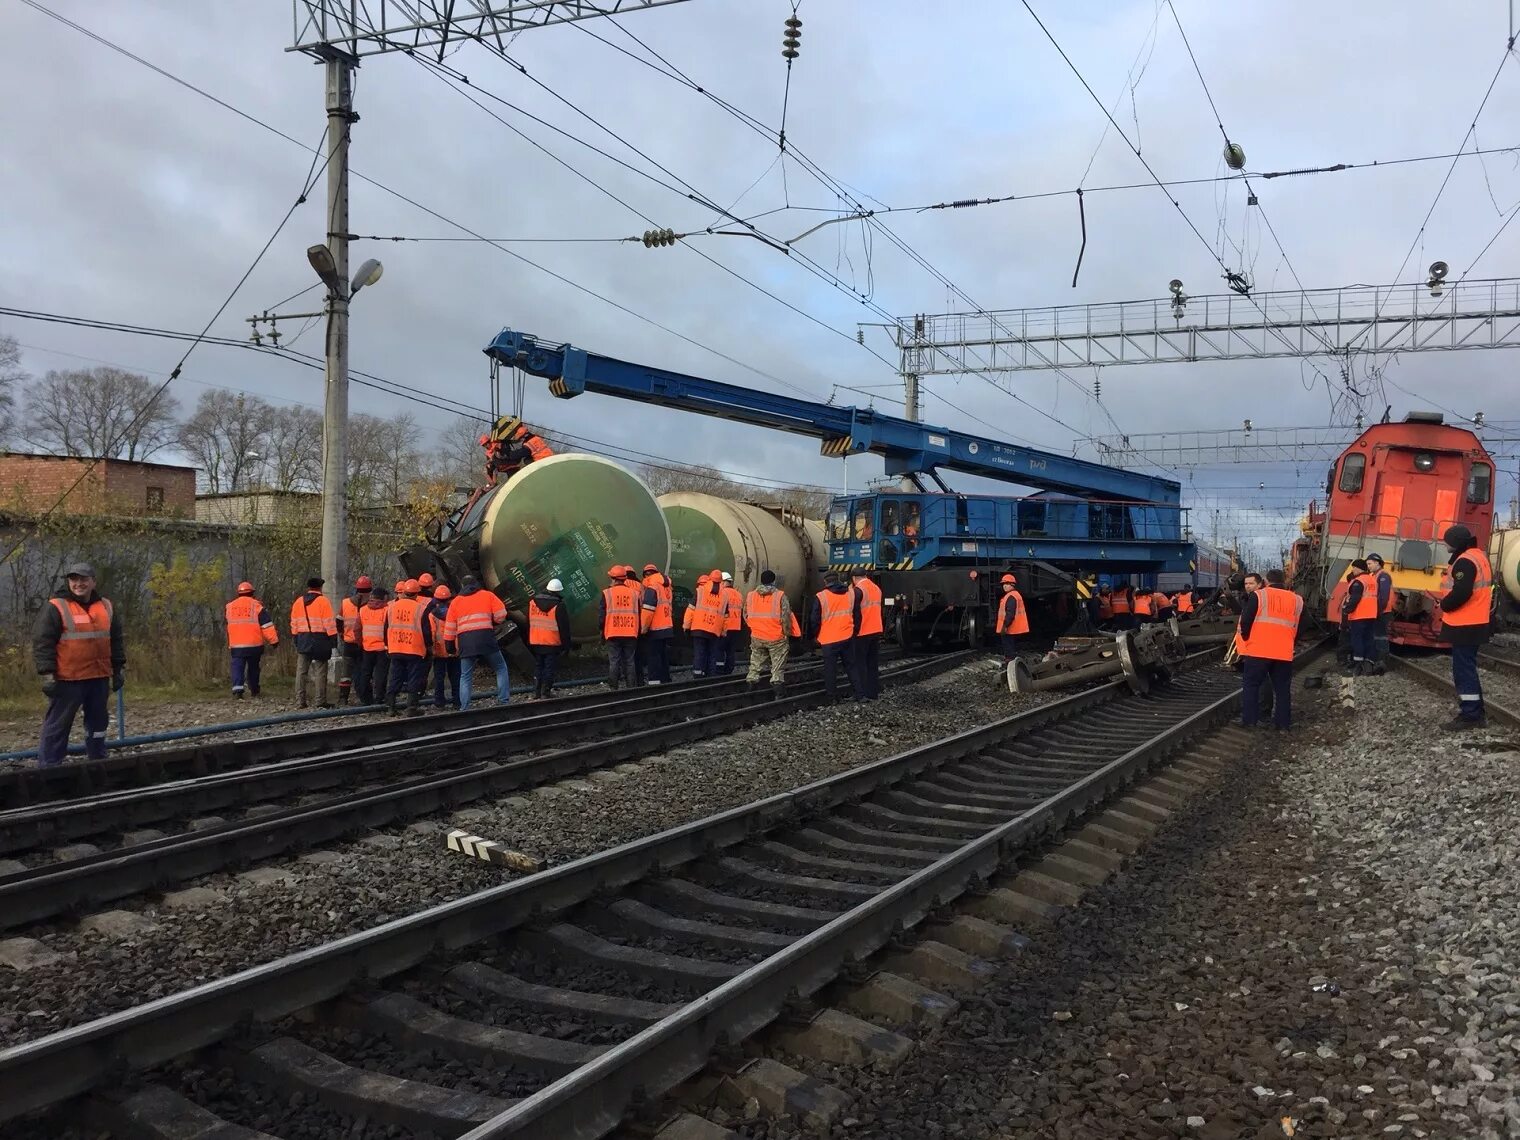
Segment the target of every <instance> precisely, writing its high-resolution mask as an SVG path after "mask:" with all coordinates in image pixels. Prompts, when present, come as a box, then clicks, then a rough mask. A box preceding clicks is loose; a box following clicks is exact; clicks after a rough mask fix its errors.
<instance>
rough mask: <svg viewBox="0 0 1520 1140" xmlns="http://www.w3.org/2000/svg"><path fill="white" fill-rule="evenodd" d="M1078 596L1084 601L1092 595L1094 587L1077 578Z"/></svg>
mask: <svg viewBox="0 0 1520 1140" xmlns="http://www.w3.org/2000/svg"><path fill="white" fill-rule="evenodd" d="M1077 597H1079V598H1081V599H1083V600H1084V601H1085V600H1086V599H1088V598H1090V597H1092V587H1091V586H1089V585H1088V584H1087V583H1086V582H1084V581H1082V579H1080V578H1078V579H1077Z"/></svg>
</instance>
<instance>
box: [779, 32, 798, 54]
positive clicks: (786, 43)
mask: <svg viewBox="0 0 1520 1140" xmlns="http://www.w3.org/2000/svg"><path fill="white" fill-rule="evenodd" d="M781 46H782V47H785V48H791V49H792V50H793V51H796V50H797V49H798V48H800V47H801V46H802V41H801V40H799V39H797V38H795V37H793V36H787V37H786V39H784V40H782V41H781Z"/></svg>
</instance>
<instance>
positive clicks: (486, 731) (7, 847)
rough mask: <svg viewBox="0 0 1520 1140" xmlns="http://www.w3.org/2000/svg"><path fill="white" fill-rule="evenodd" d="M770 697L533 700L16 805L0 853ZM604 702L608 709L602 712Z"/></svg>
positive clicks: (686, 693) (432, 770)
mask: <svg viewBox="0 0 1520 1140" xmlns="http://www.w3.org/2000/svg"><path fill="white" fill-rule="evenodd" d="M957 660H958V661H959V660H964V658H958V659H957ZM817 671H818V670H817V667H814V668H813V669H812V670H811V671H810V672H804V673H803V674H802V676H803V678H804V681H805V679H806V678H807V677H808V676H809V675H816V673H817ZM892 675H893V674H892V672H891V670H890V669H889V671H888V672H887V673H885V674H883V676H885V677H889V678H890V677H891V676H892ZM793 691H794V692H799V693H800V692H804V691H811V687H808V688H806V689H805V688H804V687H801V686H796V685H795V683H794V689H793ZM641 696H642V694H641ZM774 699H775V697H774V695H773V694H772V693H771V691H770V688H769V686H766V688H765V689H764V690H763V691H760V692H756V691H754V690H751V689H749V688H748V687H747V686H743V685H742V683H741V685H740V686H739V687H735V686H732V685H726V684H725V685H722V686H720V687H714V688H702V687H693V686H681V687H679V688H677V689H673V690H668V691H666V692H665V693H664V694H662V695H661V696H658V697H654V698H649V699H642V700H639V701H636V702H622V703H620V704H612V705H591V706H589V707H588V708H586V709H585V710H584V713H589V714H592V715H584V713H583V715H579V716H576V715H568V716H567V715H566V710H563V709H560V708H554V707H546V706H543V705H535V706H533V709H534V711H533V712H531V713H529V714H528V715H525V716H519V717H515V718H512V719H509V720H504V721H495V722H486V723H485V724H483V725H481V726H479V727H455V728H448V729H445V730H443V731H439V732H431V733H427V734H425V735H423V736H419V737H410V738H402V739H400V740H390V741H386V742H384V743H380V744H369V745H364V746H362V747H359V748H354V749H347V750H338V749H334V750H331V751H328V752H324V753H320V754H318V755H316V756H311V757H304V758H297V759H290V760H283V761H279V762H275V763H268V764H255V765H253V766H251V767H246V768H237V769H234V770H232V771H226V772H217V773H213V774H211V775H206V776H200V777H196V778H193V779H189V780H180V781H173V782H169V783H164V784H153V785H149V786H148V787H144V788H137V789H130V790H121V791H109V792H103V793H100V794H98V795H93V796H85V797H82V798H79V799H70V800H61V801H58V802H54V803H48V804H43V805H39V806H36V807H25V808H12V809H10V810H8V811H0V855H9V854H13V853H16V852H22V851H28V850H32V849H35V848H37V847H41V846H44V845H46V844H49V843H62V842H68V841H70V840H76V839H84V838H88V837H90V836H94V835H99V834H103V833H106V832H112V831H126V830H129V829H131V828H135V827H143V826H146V825H149V824H154V823H158V822H161V821H163V820H166V819H172V818H176V817H185V816H191V815H195V814H197V813H201V812H214V811H218V810H221V809H225V808H229V807H231V808H246V807H248V806H250V805H251V804H255V803H259V802H262V801H267V800H270V799H278V798H280V797H282V796H289V795H292V794H294V793H297V792H303V791H313V790H324V789H329V788H334V787H352V786H353V785H354V784H355V783H365V782H372V781H375V780H380V779H394V778H396V777H397V776H402V775H405V774H406V773H408V772H413V771H418V770H423V771H425V772H426V773H427V776H426V777H425V778H432V777H433V776H436V775H437V774H438V772H439V771H440V769H460V768H467V767H470V766H472V765H475V764H478V763H481V762H485V761H492V760H496V759H498V758H500V757H502V756H506V755H520V754H523V753H527V752H536V751H541V750H543V749H546V748H551V747H556V746H562V745H569V744H573V743H578V742H583V741H591V740H600V739H604V738H608V737H617V736H624V735H627V734H628V732H629V731H630V729H632V728H637V729H639V730H642V729H646V728H656V727H660V726H662V725H665V724H670V723H673V722H676V721H681V720H689V719H697V718H700V717H703V716H709V715H712V714H714V713H719V712H727V711H730V710H733V709H738V708H744V707H747V706H751V705H760V704H765V703H769V702H771V701H773V700H774ZM604 708H611V710H612V711H610V712H602V710H603V709H604ZM598 713H600V714H601V715H596V714H598Z"/></svg>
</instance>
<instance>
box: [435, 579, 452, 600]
mask: <svg viewBox="0 0 1520 1140" xmlns="http://www.w3.org/2000/svg"><path fill="white" fill-rule="evenodd" d="M453 596H454V593H453V591H452V590H450V589H449V588H448V587H447V586H445V585H443V584H442V583H441V582H440V583H439V584H438V585H437V586H436V587H435V588H434V589H433V597H434V598H436V599H438V601H440V602H446V601H448V600H449V599H450V598H452V597H453Z"/></svg>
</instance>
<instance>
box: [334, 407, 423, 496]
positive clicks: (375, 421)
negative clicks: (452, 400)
mask: <svg viewBox="0 0 1520 1140" xmlns="http://www.w3.org/2000/svg"><path fill="white" fill-rule="evenodd" d="M420 435H421V430H420V429H419V428H418V427H417V421H416V419H415V418H413V416H412V414H411V413H410V412H400V413H398V414H396V415H394V416H392V417H391V418H390V419H388V420H383V419H381V418H380V417H379V416H371V415H365V414H364V413H360V414H359V415H356V416H350V417H349V421H348V492H349V497H350V500H351V501H352V502H353V503H354V505H356V506H384V507H392V506H397V505H398V504H401V503H405V502H406V501H407V498H408V493H409V489H410V488H411V485H412V484H413V483H414V482H415V481H416V480H417V479H418V478H420V477H421V476H422V467H423V462H422V461H423V451H422V447H421V446H420Z"/></svg>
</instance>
